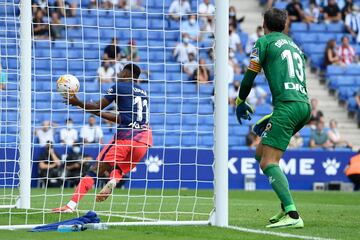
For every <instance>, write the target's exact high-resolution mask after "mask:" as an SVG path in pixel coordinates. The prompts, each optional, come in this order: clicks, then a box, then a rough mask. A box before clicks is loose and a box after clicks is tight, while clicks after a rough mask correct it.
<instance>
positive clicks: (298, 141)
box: [288, 132, 304, 148]
mask: <svg viewBox="0 0 360 240" xmlns="http://www.w3.org/2000/svg"><path fill="white" fill-rule="evenodd" d="M303 145H304V139H303V138H302V137H301V135H300V133H299V132H297V133H295V135H293V136H292V137H291V138H290V143H289V146H288V147H289V148H301V147H302V146H303Z"/></svg>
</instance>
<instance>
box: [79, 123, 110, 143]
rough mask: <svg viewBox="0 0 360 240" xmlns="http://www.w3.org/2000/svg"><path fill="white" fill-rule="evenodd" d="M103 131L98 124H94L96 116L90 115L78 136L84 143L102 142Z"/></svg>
mask: <svg viewBox="0 0 360 240" xmlns="http://www.w3.org/2000/svg"><path fill="white" fill-rule="evenodd" d="M103 137H104V133H103V131H102V129H101V127H100V126H98V125H96V118H95V117H94V116H90V117H89V119H88V124H86V125H84V126H83V127H82V128H81V131H80V138H81V139H82V141H83V143H84V144H88V143H100V144H102V143H103V140H104V139H103Z"/></svg>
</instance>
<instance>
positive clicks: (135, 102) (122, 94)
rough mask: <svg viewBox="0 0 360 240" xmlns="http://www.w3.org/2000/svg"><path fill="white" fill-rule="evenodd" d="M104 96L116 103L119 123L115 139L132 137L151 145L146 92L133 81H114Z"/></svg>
mask: <svg viewBox="0 0 360 240" xmlns="http://www.w3.org/2000/svg"><path fill="white" fill-rule="evenodd" d="M104 97H105V98H106V99H107V100H108V101H110V102H115V103H116V105H117V110H118V112H119V119H120V124H119V126H118V128H117V133H116V134H117V136H116V139H118V140H126V139H133V140H134V141H136V142H141V143H145V144H147V145H149V146H151V145H152V133H151V129H150V127H149V98H148V95H147V92H146V91H145V90H144V89H142V88H141V87H140V86H139V85H138V84H136V83H134V82H116V83H115V84H114V86H112V87H111V88H110V89H109V90H108V91H107V94H106V95H105V96H104Z"/></svg>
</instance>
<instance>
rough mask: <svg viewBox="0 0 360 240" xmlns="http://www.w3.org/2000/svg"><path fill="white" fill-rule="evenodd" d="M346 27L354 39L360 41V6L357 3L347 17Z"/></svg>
mask: <svg viewBox="0 0 360 240" xmlns="http://www.w3.org/2000/svg"><path fill="white" fill-rule="evenodd" d="M345 28H346V30H347V31H348V32H349V33H350V34H351V36H352V37H353V39H354V40H355V41H356V42H357V43H359V42H360V13H359V8H358V7H357V6H356V5H355V6H354V5H353V6H352V7H351V12H350V13H348V14H347V15H346V17H345Z"/></svg>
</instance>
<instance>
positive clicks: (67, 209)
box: [52, 205, 74, 213]
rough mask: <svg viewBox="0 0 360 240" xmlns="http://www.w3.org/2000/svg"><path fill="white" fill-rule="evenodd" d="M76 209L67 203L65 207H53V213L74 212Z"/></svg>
mask: <svg viewBox="0 0 360 240" xmlns="http://www.w3.org/2000/svg"><path fill="white" fill-rule="evenodd" d="M73 211H74V210H73V209H71V208H70V207H68V206H67V205H65V206H63V207H59V208H53V209H52V212H53V213H72V212H73Z"/></svg>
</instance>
